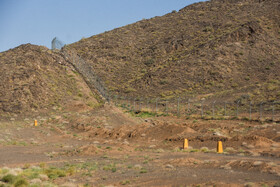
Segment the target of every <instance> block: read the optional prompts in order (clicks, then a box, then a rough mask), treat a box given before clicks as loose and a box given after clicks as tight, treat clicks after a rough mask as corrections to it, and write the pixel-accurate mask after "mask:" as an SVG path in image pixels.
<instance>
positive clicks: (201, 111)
mask: <svg viewBox="0 0 280 187" xmlns="http://www.w3.org/2000/svg"><path fill="white" fill-rule="evenodd" d="M203 102H204V100H201V118H203Z"/></svg>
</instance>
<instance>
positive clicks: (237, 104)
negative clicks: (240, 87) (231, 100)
mask: <svg viewBox="0 0 280 187" xmlns="http://www.w3.org/2000/svg"><path fill="white" fill-rule="evenodd" d="M239 102H240V100H238V101H237V103H236V117H238V106H239Z"/></svg>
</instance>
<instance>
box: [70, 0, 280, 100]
mask: <svg viewBox="0 0 280 187" xmlns="http://www.w3.org/2000/svg"><path fill="white" fill-rule="evenodd" d="M66 48H68V49H72V50H75V51H76V52H77V53H78V54H79V55H80V56H81V57H82V58H84V59H85V60H87V62H89V63H90V64H91V65H92V66H93V67H94V69H95V71H96V72H97V73H98V74H99V76H101V77H102V79H103V80H104V82H105V83H106V86H107V87H108V88H109V89H110V90H111V91H112V92H113V93H115V94H119V95H130V96H142V97H146V96H153V97H155V96H161V97H163V98H169V97H173V96H175V95H204V96H205V95H208V96H211V95H215V96H229V95H230V96H231V97H233V98H238V97H240V96H243V97H244V95H245V96H246V97H250V98H252V99H258V100H262V99H263V100H267V99H269V100H274V99H277V98H278V99H279V98H280V89H279V86H280V76H279V72H280V1H278V0H261V1H259V0H211V1H208V2H201V3H196V4H192V5H190V6H187V7H185V8H183V9H181V10H180V11H178V12H176V11H173V12H172V13H169V14H166V15H164V16H161V17H154V18H152V19H148V20H141V21H139V22H137V23H134V24H130V25H127V26H124V27H121V28H117V29H114V30H112V31H109V32H105V33H102V34H99V35H95V36H92V37H90V38H85V39H82V40H80V41H79V42H76V43H73V44H71V45H68V46H67V47H66Z"/></svg>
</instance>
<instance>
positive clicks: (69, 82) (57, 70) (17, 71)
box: [0, 44, 98, 116]
mask: <svg viewBox="0 0 280 187" xmlns="http://www.w3.org/2000/svg"><path fill="white" fill-rule="evenodd" d="M0 66H1V68H0V80H1V81H0V114H1V116H3V114H4V113H5V114H9V113H27V112H36V111H41V112H42V111H49V110H62V109H66V110H68V109H69V110H75V107H76V109H79V110H80V109H86V108H88V107H94V106H95V105H97V104H98V103H97V101H96V99H95V98H94V97H93V94H91V91H90V89H89V88H88V87H87V85H86V84H85V83H84V81H83V79H82V78H81V77H80V75H78V73H76V72H75V71H73V67H71V66H70V65H69V63H67V62H66V61H65V59H64V58H63V57H62V56H61V55H60V54H59V53H56V52H52V51H51V50H49V49H47V48H46V47H41V46H35V45H31V44H26V45H21V46H19V47H17V48H14V49H11V50H8V51H6V52H3V53H0Z"/></svg>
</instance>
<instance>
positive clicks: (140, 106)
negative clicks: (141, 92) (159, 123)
mask: <svg viewBox="0 0 280 187" xmlns="http://www.w3.org/2000/svg"><path fill="white" fill-rule="evenodd" d="M141 101H142V99H141V98H140V99H139V102H140V103H139V111H141V110H142V103H141Z"/></svg>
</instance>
